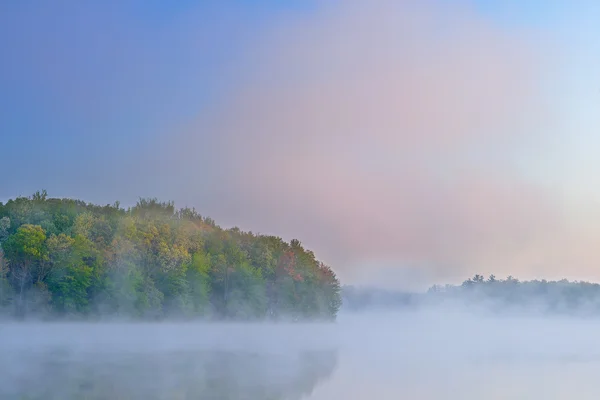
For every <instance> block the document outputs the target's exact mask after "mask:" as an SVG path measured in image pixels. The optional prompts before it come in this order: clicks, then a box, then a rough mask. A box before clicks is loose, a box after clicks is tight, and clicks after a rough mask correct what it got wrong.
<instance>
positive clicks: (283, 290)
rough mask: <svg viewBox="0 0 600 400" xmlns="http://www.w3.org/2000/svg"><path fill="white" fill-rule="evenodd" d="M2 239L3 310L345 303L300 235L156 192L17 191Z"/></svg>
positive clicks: (258, 314)
mask: <svg viewBox="0 0 600 400" xmlns="http://www.w3.org/2000/svg"><path fill="white" fill-rule="evenodd" d="M0 245H1V249H2V251H0V309H2V307H3V306H12V308H13V310H14V311H15V312H16V313H17V314H18V315H26V314H27V313H30V312H34V311H36V312H42V310H47V311H48V312H49V313H50V314H51V315H53V316H56V317H61V316H67V315H68V316H73V317H77V316H79V317H83V316H95V315H96V316H97V315H102V316H123V317H135V318H165V317H176V318H197V317H202V318H208V317H210V318H225V319H257V318H294V319H308V318H323V319H332V318H335V315H336V314H337V312H338V309H339V305H340V304H341V303H340V302H341V297H340V291H339V282H338V280H337V278H336V277H335V274H334V273H333V271H331V269H329V268H328V267H326V266H324V265H323V264H321V263H320V262H319V261H317V260H316V258H315V256H314V254H313V253H312V252H310V251H307V250H305V249H304V248H303V247H302V244H301V243H300V242H299V241H298V240H293V241H292V242H291V243H289V244H288V243H286V242H284V241H283V240H282V239H281V238H277V237H273V236H260V235H254V234H252V233H251V232H243V231H241V230H240V229H238V228H233V229H229V230H225V229H222V228H220V227H219V226H218V225H216V223H215V222H214V221H213V220H211V219H210V218H206V217H202V216H201V215H200V214H198V213H197V212H196V210H194V209H189V208H184V209H181V210H176V209H175V207H174V204H173V203H172V202H159V201H158V200H156V199H140V200H139V201H138V203H137V204H136V205H135V207H133V208H131V209H129V210H124V209H122V208H120V204H119V203H118V202H115V204H114V205H106V206H97V205H93V204H87V203H85V202H82V201H79V200H72V199H54V198H49V197H48V195H47V193H46V192H45V191H42V192H36V193H35V194H34V195H33V196H32V197H30V198H26V197H19V198H17V199H14V200H9V201H8V202H7V203H6V204H4V205H0Z"/></svg>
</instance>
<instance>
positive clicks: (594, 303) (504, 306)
mask: <svg viewBox="0 0 600 400" xmlns="http://www.w3.org/2000/svg"><path fill="white" fill-rule="evenodd" d="M342 299H343V308H342V310H343V311H345V312H349V313H353V312H368V311H377V310H379V311H382V310H396V311H432V312H439V311H440V310H446V311H457V312H473V313H478V314H482V313H483V314H486V313H491V314H492V315H525V316H575V317H598V318H600V284H598V283H592V282H585V281H569V280H567V279H563V280H560V281H548V280H545V279H542V280H531V281H520V280H519V279H516V278H514V277H512V276H509V277H507V278H506V279H498V278H496V277H495V276H494V275H491V276H490V277H489V278H487V279H486V278H484V277H483V276H482V275H479V274H477V275H475V276H474V277H473V278H469V279H467V280H465V281H464V282H463V283H462V284H460V285H449V284H446V285H433V286H432V287H430V288H429V289H428V290H427V291H426V292H410V291H394V290H388V289H380V288H375V287H359V286H344V287H342Z"/></svg>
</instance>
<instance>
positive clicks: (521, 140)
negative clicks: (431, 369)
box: [0, 0, 600, 288]
mask: <svg viewBox="0 0 600 400" xmlns="http://www.w3.org/2000/svg"><path fill="white" fill-rule="evenodd" d="M598 18H600V4H598V3H597V2H593V1H586V0H581V1H558V0H557V1H541V0H530V1H517V0H510V1H506V0H424V1H416V0H414V1H413V0H405V1H392V0H375V1H371V0H370V1H359V0H348V1H340V0H323V1H317V0H314V1H311V0H302V1H301V0H285V1H283V0H282V1H275V0H254V1H249V0H232V1H219V2H217V1H201V2H193V1H187V0H186V1H179V2H161V1H158V0H152V1H141V0H140V1H105V2H87V1H74V0H70V1H69V0H64V1H59V2H52V3H49V2H41V1H38V2H36V1H20V2H3V3H2V4H1V5H0V152H1V159H2V165H3V172H2V173H1V174H0V201H6V200H7V199H9V198H14V197H16V196H20V195H29V194H31V193H33V192H34V191H36V190H39V189H42V188H45V189H46V190H48V192H49V194H50V196H53V197H74V198H80V199H83V200H86V201H90V202H95V203H100V204H108V203H113V202H114V201H115V200H119V201H121V203H122V204H126V205H129V204H134V203H135V201H136V200H137V199H138V198H139V197H158V198H160V199H163V200H173V201H175V202H176V204H177V205H179V206H190V207H192V206H193V207H196V209H197V210H199V211H200V212H201V213H202V214H203V215H208V216H211V217H212V218H214V219H215V220H216V221H217V222H218V223H220V224H221V225H223V226H226V227H228V226H239V227H240V228H242V229H244V230H251V231H253V232H258V233H265V234H274V235H277V236H281V237H283V238H284V239H286V240H289V239H292V238H298V239H299V240H301V241H302V243H303V244H304V245H305V246H306V247H308V248H310V249H312V250H314V251H315V253H316V255H317V257H318V258H320V259H322V260H323V261H325V262H327V263H328V264H330V265H331V266H332V267H333V268H334V270H335V271H336V272H337V273H338V276H339V277H340V278H341V279H342V281H343V282H344V283H352V284H373V285H375V284H376V285H386V286H390V287H402V288H405V287H417V286H418V287H425V286H427V285H429V284H431V283H445V282H456V281H460V280H462V279H464V278H465V277H467V276H470V275H472V274H474V273H483V274H486V275H487V274H491V273H494V274H495V275H496V276H499V277H502V276H507V275H513V276H516V277H519V278H523V279H531V278H547V279H560V278H563V277H566V278H569V279H586V280H596V281H600V268H599V267H600V253H598V251H597V250H596V248H597V246H596V242H597V241H598V240H600V174H599V173H598V172H599V171H600V157H598V156H597V154H598V149H599V148H600V135H599V134H598V133H599V129H600V30H598V29H597V27H596V25H597V21H598Z"/></svg>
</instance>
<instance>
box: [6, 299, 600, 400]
mask: <svg viewBox="0 0 600 400" xmlns="http://www.w3.org/2000/svg"><path fill="white" fill-rule="evenodd" d="M599 328H600V321H597V320H594V319H589V318H588V319H584V318H570V317H558V316H556V317H550V316H546V317H534V316H518V315H511V316H492V315H482V314H481V313H480V314H477V315H475V314H472V313H468V312H466V311H461V310H457V309H456V308H455V309H453V310H452V311H450V310H449V309H443V308H441V307H434V308H430V309H428V310H420V311H385V312H383V311H382V312H376V311H370V312H365V313H349V312H343V313H341V315H340V316H339V318H338V321H337V322H336V323H335V324H258V323H257V324H238V323H231V324H192V323H186V324H172V323H163V324H158V323H156V324H153V323H144V324H134V323H87V324H72V323H69V324H67V323H62V324H61V323H53V324H48V323H20V324H17V323H5V324H2V325H0V360H2V361H1V363H0V398H3V399H4V398H6V399H13V398H14V399H22V398H27V399H75V398H77V399H80V398H85V399H282V400H284V399H313V400H314V399H349V398H352V399H358V400H360V399H373V398H376V399H398V398H414V399H437V398H446V399H481V398H486V399H501V398H502V399H504V398H511V399H521V398H522V399H536V398H544V399H571V398H577V399H588V398H589V399H592V398H597V397H598V395H600V387H598V386H597V385H595V381H594V380H593V379H592V378H593V377H592V374H593V373H595V371H596V370H597V368H598V366H599V365H600V349H598V347H597V346H596V343H597V336H598V331H599Z"/></svg>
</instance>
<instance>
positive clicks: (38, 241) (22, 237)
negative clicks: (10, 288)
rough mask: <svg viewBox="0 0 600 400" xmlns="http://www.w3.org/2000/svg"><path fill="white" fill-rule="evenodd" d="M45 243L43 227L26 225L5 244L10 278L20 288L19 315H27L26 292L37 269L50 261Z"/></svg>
mask: <svg viewBox="0 0 600 400" xmlns="http://www.w3.org/2000/svg"><path fill="white" fill-rule="evenodd" d="M45 242H46V232H44V230H43V229H42V227H41V226H39V225H30V224H26V225H23V226H21V227H19V229H17V232H16V233H15V234H14V235H11V236H9V237H8V239H7V240H6V241H5V242H4V244H3V248H4V252H5V254H6V257H7V258H8V260H9V266H10V270H9V273H10V276H11V278H12V280H13V281H14V282H15V283H16V286H17V287H18V301H17V314H18V315H25V312H26V304H25V293H26V290H27V289H28V288H29V287H30V286H31V285H32V283H33V279H34V277H35V276H36V272H37V268H39V266H40V265H41V264H42V263H44V262H46V261H47V259H48V256H47V253H46V248H45Z"/></svg>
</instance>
